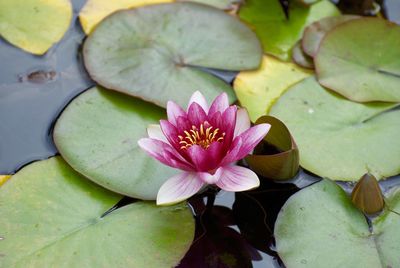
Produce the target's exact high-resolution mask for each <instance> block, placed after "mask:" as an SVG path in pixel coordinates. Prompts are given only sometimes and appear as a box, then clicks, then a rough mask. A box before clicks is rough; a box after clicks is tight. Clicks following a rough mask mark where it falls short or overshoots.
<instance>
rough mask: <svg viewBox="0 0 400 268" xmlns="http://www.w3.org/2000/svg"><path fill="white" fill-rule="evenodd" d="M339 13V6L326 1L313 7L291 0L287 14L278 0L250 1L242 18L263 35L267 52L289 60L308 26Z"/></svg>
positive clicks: (263, 42) (244, 8)
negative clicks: (292, 50)
mask: <svg viewBox="0 0 400 268" xmlns="http://www.w3.org/2000/svg"><path fill="white" fill-rule="evenodd" d="M339 14H340V12H339V11H338V9H337V8H336V7H335V5H334V4H333V3H331V2H330V1H326V0H321V1H318V2H316V3H314V4H312V5H310V6H307V5H304V4H302V3H298V2H294V1H291V2H290V4H289V8H288V10H287V13H285V10H284V9H283V7H282V5H281V4H280V1H278V0H247V1H246V3H245V4H244V5H242V6H241V8H240V10H239V17H240V18H241V19H242V20H243V21H245V22H246V23H247V24H248V25H249V26H250V27H251V28H252V29H253V30H254V31H255V32H256V34H257V35H258V37H259V38H260V40H261V42H262V44H263V48H264V52H265V53H267V54H271V55H273V56H275V57H278V58H279V59H281V60H285V61H289V60H290V54H291V49H292V48H293V46H294V45H295V44H296V42H297V41H299V40H300V39H301V36H302V34H303V30H304V28H305V27H306V26H307V25H309V24H310V23H313V22H314V21H317V20H319V19H321V18H324V17H328V16H336V15H339Z"/></svg>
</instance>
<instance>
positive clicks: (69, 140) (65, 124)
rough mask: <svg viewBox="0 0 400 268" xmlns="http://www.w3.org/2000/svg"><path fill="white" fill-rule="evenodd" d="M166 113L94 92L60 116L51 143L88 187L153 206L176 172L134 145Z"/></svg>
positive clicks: (108, 93) (111, 94)
mask: <svg viewBox="0 0 400 268" xmlns="http://www.w3.org/2000/svg"><path fill="white" fill-rule="evenodd" d="M164 113H165V112H164V110H163V109H161V108H158V107H156V106H155V105H152V104H149V103H145V102H143V101H141V100H138V99H135V98H131V97H127V96H126V95H122V94H119V93H116V92H112V91H109V90H105V89H100V88H92V89H90V90H88V91H86V92H85V93H83V94H81V95H80V96H78V97H77V98H76V99H75V100H73V101H72V102H71V103H70V104H69V105H68V106H67V108H66V109H65V110H64V112H63V113H62V114H61V116H60V118H59V119H58V121H57V123H56V125H55V128H54V141H55V143H56V146H57V148H58V150H59V151H60V153H61V155H62V156H63V157H64V159H65V160H66V161H67V162H68V164H70V165H71V166H72V167H73V168H74V169H75V170H77V171H78V172H79V173H81V174H83V175H84V176H86V177H88V178H89V179H91V180H92V181H94V182H96V183H98V184H100V185H102V186H103V187H106V188H108V189H110V190H112V191H115V192H118V193H121V194H124V195H128V196H131V197H135V198H140V199H147V200H154V199H155V198H156V196H157V192H158V189H159V188H160V187H161V185H162V184H163V183H164V182H165V181H166V180H167V179H169V178H170V177H171V176H173V175H175V174H176V173H177V171H176V170H174V169H172V168H169V167H167V166H165V165H163V164H161V163H159V162H158V161H156V160H154V159H153V158H151V157H149V156H148V155H147V154H145V153H144V152H143V150H141V149H140V148H139V147H138V145H137V141H138V140H139V139H140V138H143V137H146V136H147V133H146V128H147V126H148V125H149V124H154V123H157V122H158V120H159V119H161V118H162V117H164V116H165V114H164Z"/></svg>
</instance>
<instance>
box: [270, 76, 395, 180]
mask: <svg viewBox="0 0 400 268" xmlns="http://www.w3.org/2000/svg"><path fill="white" fill-rule="evenodd" d="M395 106H396V105H394V104H391V103H369V104H362V103H356V102H352V101H349V100H347V99H345V98H343V97H341V96H339V95H337V94H335V93H331V92H329V91H328V90H326V89H324V88H322V87H321V86H320V85H319V84H318V82H317V81H316V80H315V78H314V77H311V78H307V79H305V80H303V81H302V82H300V83H298V84H296V85H294V86H293V87H292V88H290V89H289V90H287V91H286V93H285V94H284V95H282V97H281V98H280V99H279V100H278V101H277V102H276V103H275V105H274V106H273V107H272V108H271V113H270V114H271V115H273V116H275V117H277V118H279V119H280V120H282V121H283V122H284V123H285V124H286V126H287V127H288V128H289V130H290V132H291V133H292V135H293V137H294V139H295V140H296V143H297V145H298V147H299V151H300V154H301V156H300V165H301V166H303V167H304V168H305V169H307V170H309V171H311V172H313V173H315V174H317V175H319V176H321V177H327V178H331V179H334V180H344V181H356V180H358V179H359V178H360V177H361V176H362V175H364V174H365V173H367V172H368V171H371V173H373V174H374V175H375V176H376V177H377V178H378V179H381V178H383V177H389V176H393V175H396V174H399V173H400V165H399V163H400V139H399V138H398V137H399V135H400V110H399V109H392V108H394V107H395Z"/></svg>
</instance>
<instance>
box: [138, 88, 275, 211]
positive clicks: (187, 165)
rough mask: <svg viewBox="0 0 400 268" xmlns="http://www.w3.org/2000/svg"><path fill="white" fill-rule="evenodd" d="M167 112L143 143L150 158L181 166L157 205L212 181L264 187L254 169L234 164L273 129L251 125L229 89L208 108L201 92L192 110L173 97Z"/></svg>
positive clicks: (237, 187)
mask: <svg viewBox="0 0 400 268" xmlns="http://www.w3.org/2000/svg"><path fill="white" fill-rule="evenodd" d="M167 115H168V120H160V125H150V126H149V127H148V129H147V132H148V135H149V138H143V139H140V140H139V142H138V143H139V146H140V147H141V148H142V149H143V150H145V151H146V152H147V153H148V154H149V155H150V156H152V157H154V158H155V159H157V160H158V161H160V162H161V163H163V164H165V165H168V166H170V167H173V168H178V169H180V170H182V173H180V174H178V175H175V176H173V177H171V178H169V179H168V180H167V181H166V182H165V183H164V184H163V185H162V186H161V188H160V190H159V191H158V194H157V204H158V205H169V204H174V203H178V202H180V201H183V200H185V199H187V198H189V197H191V196H192V195H194V194H196V193H197V192H198V191H199V190H201V189H202V188H203V187H204V186H206V185H207V184H215V185H217V186H218V187H219V188H221V189H223V190H225V191H233V192H238V191H246V190H249V189H253V188H256V187H258V186H259V184H260V181H259V179H258V177H257V175H256V174H255V173H254V172H253V171H251V170H250V169H248V168H244V167H241V166H237V165H235V163H236V162H237V161H238V160H240V159H242V158H244V157H245V156H246V155H247V154H249V153H250V152H252V150H253V149H254V147H255V146H256V145H257V144H258V143H259V142H260V141H261V140H262V139H263V138H264V136H265V135H266V134H267V133H268V131H269V129H270V127H271V126H270V125H269V124H259V125H256V126H253V127H250V119H249V116H248V114H247V111H246V110H245V109H243V108H241V109H238V108H237V107H236V106H235V105H232V106H229V101H228V96H227V94H226V93H222V94H221V95H219V96H218V97H217V98H216V99H215V100H214V102H213V103H212V104H211V106H210V107H209V106H208V104H207V102H206V100H205V98H204V96H203V95H202V94H201V93H200V92H198V91H197V92H195V93H194V94H193V95H192V97H191V99H190V101H189V105H188V108H187V111H184V110H183V109H182V108H181V107H180V106H178V105H177V104H176V103H174V102H172V101H169V102H168V104H167Z"/></svg>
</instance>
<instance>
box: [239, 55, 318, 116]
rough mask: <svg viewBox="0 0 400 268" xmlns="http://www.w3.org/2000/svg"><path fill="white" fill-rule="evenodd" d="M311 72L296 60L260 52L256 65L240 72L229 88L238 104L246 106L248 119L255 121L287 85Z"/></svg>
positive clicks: (264, 112) (267, 109)
mask: <svg viewBox="0 0 400 268" xmlns="http://www.w3.org/2000/svg"><path fill="white" fill-rule="evenodd" d="M311 73H312V72H310V71H308V70H306V69H303V68H301V67H299V66H297V65H296V64H293V63H289V62H282V61H280V60H278V59H276V58H274V57H271V56H264V57H263V61H262V63H261V67H260V69H258V70H256V71H245V72H240V73H239V75H238V76H237V77H236V79H235V81H234V85H233V88H234V89H235V93H236V96H237V97H238V99H239V102H240V104H241V105H242V106H243V107H246V108H247V111H248V112H249V115H250V119H251V121H253V122H255V121H256V120H257V119H258V118H259V117H260V116H263V115H265V114H266V113H267V112H268V111H269V109H270V107H271V106H272V104H273V103H274V102H275V101H276V100H277V99H278V98H279V97H280V96H281V95H282V93H283V92H285V90H286V89H287V88H288V87H290V86H291V85H293V84H295V83H297V82H299V81H301V80H303V79H304V78H306V77H308V76H310V75H311Z"/></svg>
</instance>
